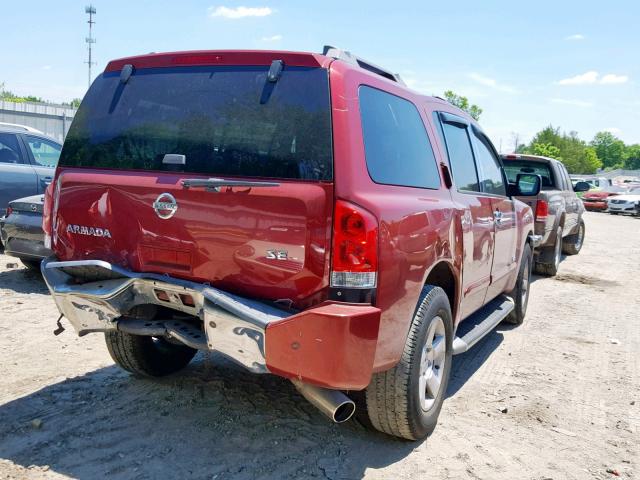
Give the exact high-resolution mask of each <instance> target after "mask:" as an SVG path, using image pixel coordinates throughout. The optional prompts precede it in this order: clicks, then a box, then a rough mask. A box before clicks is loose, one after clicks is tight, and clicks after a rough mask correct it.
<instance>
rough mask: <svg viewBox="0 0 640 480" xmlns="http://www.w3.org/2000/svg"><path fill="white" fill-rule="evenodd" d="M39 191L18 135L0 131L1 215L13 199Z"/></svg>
mask: <svg viewBox="0 0 640 480" xmlns="http://www.w3.org/2000/svg"><path fill="white" fill-rule="evenodd" d="M36 193H38V185H37V176H36V172H35V170H34V169H33V167H32V166H31V165H30V164H29V161H28V160H27V159H26V155H25V151H24V148H23V147H22V145H21V142H20V139H19V138H18V135H17V134H15V133H10V132H0V215H4V213H5V211H6V209H7V205H8V203H9V202H10V201H11V200H15V199H17V198H22V197H28V196H30V195H35V194H36Z"/></svg>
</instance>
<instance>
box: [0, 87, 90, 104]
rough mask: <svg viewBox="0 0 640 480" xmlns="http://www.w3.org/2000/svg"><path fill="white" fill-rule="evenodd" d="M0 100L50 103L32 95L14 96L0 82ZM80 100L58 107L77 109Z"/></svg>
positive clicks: (76, 99) (75, 99)
mask: <svg viewBox="0 0 640 480" xmlns="http://www.w3.org/2000/svg"><path fill="white" fill-rule="evenodd" d="M0 100H6V101H8V102H14V103H24V102H35V103H52V102H49V101H47V100H44V99H42V98H41V97H36V96H34V95H16V94H15V93H13V92H12V91H10V90H7V89H5V86H4V82H0ZM81 100H82V99H81V98H74V99H73V100H71V101H70V102H62V103H61V104H60V105H64V106H67V107H71V108H78V107H79V106H80V102H81Z"/></svg>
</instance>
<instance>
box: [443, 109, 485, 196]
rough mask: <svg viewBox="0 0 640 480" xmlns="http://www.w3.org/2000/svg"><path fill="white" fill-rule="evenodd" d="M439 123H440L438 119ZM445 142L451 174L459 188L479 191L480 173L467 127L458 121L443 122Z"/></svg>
mask: <svg viewBox="0 0 640 480" xmlns="http://www.w3.org/2000/svg"><path fill="white" fill-rule="evenodd" d="M438 123H440V122H439V121H438ZM442 130H443V134H444V139H445V144H446V146H447V152H448V153H449V163H450V164H451V174H452V175H453V182H454V184H455V185H456V187H457V188H458V190H466V191H469V192H479V191H480V184H479V182H478V173H477V171H476V164H475V161H474V159H473V151H472V150H471V143H470V141H469V134H468V132H467V127H466V126H464V125H461V124H457V123H448V122H444V123H443V124H442Z"/></svg>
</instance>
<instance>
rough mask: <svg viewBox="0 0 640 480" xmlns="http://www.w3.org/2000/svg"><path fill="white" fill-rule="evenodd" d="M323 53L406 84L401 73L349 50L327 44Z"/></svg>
mask: <svg viewBox="0 0 640 480" xmlns="http://www.w3.org/2000/svg"><path fill="white" fill-rule="evenodd" d="M322 54H323V55H325V56H327V57H331V58H335V59H336V60H342V61H343V62H346V63H350V64H351V65H356V66H358V67H360V68H363V69H365V70H368V71H369V72H372V73H375V74H376V75H380V76H381V77H384V78H386V79H389V80H391V81H393V82H397V83H399V84H400V85H404V86H406V84H405V83H404V81H403V80H402V78H400V75H399V74H397V73H392V72H390V71H389V70H385V69H384V68H382V67H379V66H377V65H376V64H375V63H371V62H369V61H367V60H364V59H362V58H360V57H356V56H355V55H353V54H352V53H351V52H349V51H347V50H342V49H341V48H336V47H332V46H331V45H325V46H324V48H323V49H322Z"/></svg>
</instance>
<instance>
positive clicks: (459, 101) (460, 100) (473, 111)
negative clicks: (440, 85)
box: [444, 90, 482, 120]
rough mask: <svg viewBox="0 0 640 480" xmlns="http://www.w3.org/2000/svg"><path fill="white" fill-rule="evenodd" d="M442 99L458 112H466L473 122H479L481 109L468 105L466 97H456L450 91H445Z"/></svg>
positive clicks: (455, 94)
mask: <svg viewBox="0 0 640 480" xmlns="http://www.w3.org/2000/svg"><path fill="white" fill-rule="evenodd" d="M444 98H446V99H447V102H449V103H450V104H451V105H454V106H456V107H458V108H459V109H460V110H464V111H465V112H467V113H468V114H469V115H471V117H472V118H474V119H475V120H480V115H482V109H481V108H480V107H479V106H478V105H471V104H469V99H468V98H467V97H463V96H462V95H458V94H457V93H455V92H454V91H452V90H447V91H446V92H444Z"/></svg>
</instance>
